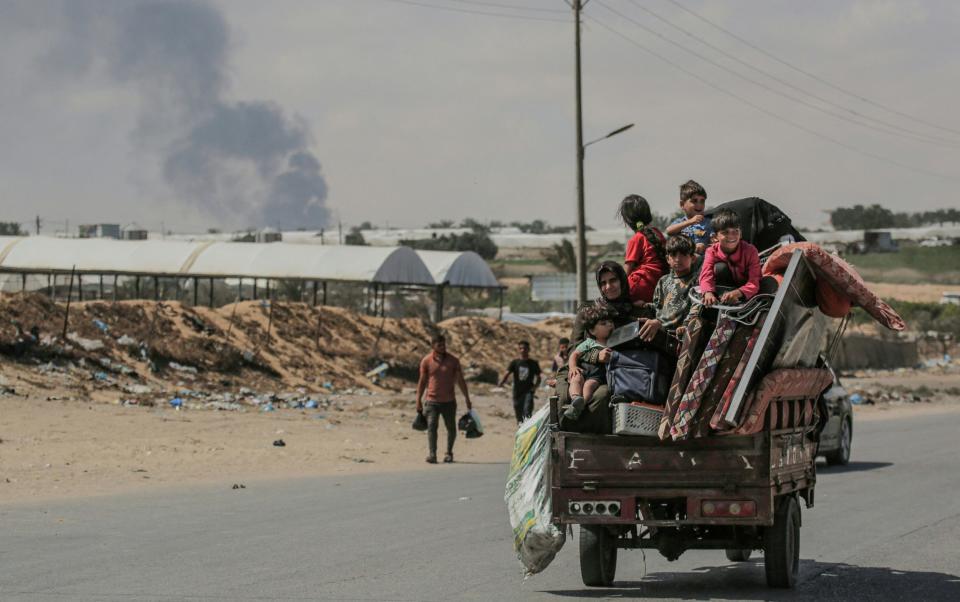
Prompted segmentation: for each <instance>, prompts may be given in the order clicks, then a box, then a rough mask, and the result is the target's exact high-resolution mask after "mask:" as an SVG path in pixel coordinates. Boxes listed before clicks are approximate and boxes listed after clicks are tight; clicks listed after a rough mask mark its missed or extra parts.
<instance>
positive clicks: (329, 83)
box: [0, 0, 960, 231]
mask: <svg viewBox="0 0 960 602" xmlns="http://www.w3.org/2000/svg"><path fill="white" fill-rule="evenodd" d="M507 7H517V8H516V9H514V8H507ZM684 8H686V9H689V10H690V11H693V12H692V13H691V12H688V11H685V10H684ZM445 9H449V10H445ZM644 9H646V10H644ZM614 11H615V12H614ZM484 12H485V13H494V15H481V14H475V13H484ZM617 13H619V14H617ZM585 14H586V15H587V19H586V22H585V26H584V34H583V47H584V48H583V61H584V64H583V72H584V85H583V88H584V121H585V125H584V135H585V138H586V139H587V140H590V139H592V138H595V137H598V136H601V135H603V134H605V133H606V132H608V131H610V130H612V129H614V128H617V127H619V126H621V125H623V124H626V123H635V124H636V126H635V127H634V128H633V129H632V130H630V131H628V132H626V133H624V134H622V135H620V136H617V137H615V138H612V139H609V140H605V141H603V142H600V143H598V144H596V145H594V146H591V147H590V148H589V149H588V151H587V164H586V165H587V168H586V187H587V210H588V221H589V223H591V225H594V226H596V227H608V226H611V225H613V224H614V223H615V222H614V219H613V212H614V210H615V207H616V205H617V203H618V201H619V199H620V198H622V197H623V196H624V195H625V194H628V193H638V194H642V195H644V196H645V197H646V198H647V199H649V200H650V201H651V203H652V205H653V207H654V209H655V210H656V211H659V212H669V211H673V209H674V207H675V206H676V200H677V188H678V186H679V184H680V183H682V182H683V181H685V180H686V179H688V178H694V179H696V180H698V181H699V182H700V183H702V184H703V185H704V186H705V187H706V188H707V191H708V193H709V201H708V203H710V204H715V203H719V202H723V201H725V200H731V199H735V198H740V197H743V196H761V197H763V198H766V199H767V200H770V201H772V202H774V203H776V204H778V205H779V206H780V207H781V208H782V209H784V210H785V211H786V212H787V213H788V214H789V215H791V216H793V218H794V221H795V222H798V223H800V224H802V225H816V224H820V223H822V222H823V221H824V219H825V214H824V213H823V210H826V209H830V208H832V207H835V206H837V205H852V204H854V203H873V202H878V203H881V204H884V205H886V206H888V207H890V208H893V209H895V210H911V211H912V210H920V209H931V208H938V207H949V206H956V205H957V201H956V198H955V195H954V194H953V193H954V191H955V190H956V189H957V188H958V187H960V170H958V169H957V167H958V158H960V117H958V115H957V110H956V107H957V106H958V103H957V96H958V92H960V77H958V76H960V36H958V35H957V33H956V32H957V31H960V3H957V2H952V1H943V2H935V1H914V2H911V1H908V0H889V1H884V0H878V1H848V2H841V1H834V0H823V1H806V2H796V1H795V0H783V1H774V0H768V1H762V2H761V1H752V2H748V1H719V0H715V1H711V2H700V1H696V0H676V1H674V0H592V1H591V2H590V3H589V4H588V5H587V8H586V10H585ZM503 15H510V16H503ZM521 17H528V18H521ZM711 23H713V24H716V25H718V26H720V27H722V28H724V29H726V30H728V31H729V32H731V33H733V34H735V35H736V36H739V37H740V38H741V39H742V40H743V41H738V40H737V39H735V38H734V37H731V36H730V35H728V34H727V33H724V32H723V31H721V30H720V29H718V28H717V27H715V26H714V25H712V24H711ZM607 28H613V29H614V30H615V31H616V32H618V33H614V32H612V31H610V30H609V29H607ZM625 38H626V39H625ZM744 42H746V43H747V44H750V45H752V46H753V47H754V48H751V47H750V46H748V45H746V44H745V43H744ZM641 46H642V47H644V48H646V49H648V50H649V51H652V52H653V53H656V54H657V55H659V56H660V57H662V59H666V60H667V61H670V62H671V63H673V64H667V63H666V62H664V60H662V59H661V58H657V56H654V54H651V53H649V52H646V51H644V50H643V49H642V48H641ZM684 49H687V50H690V51H693V52H694V53H696V54H699V55H700V57H702V58H700V57H697V56H695V55H694V54H690V53H688V52H686V51H685V50H684ZM773 57H776V58H777V59H780V60H782V61H783V62H779V61H778V60H775V59H774V58H773ZM704 59H706V60H704ZM708 61H709V62H708ZM784 63H788V64H789V65H792V66H794V67H797V68H799V69H802V70H804V71H806V72H808V73H810V74H813V75H814V76H816V77H817V78H819V79H820V80H822V81H818V80H815V79H812V78H811V77H808V76H807V75H804V74H803V73H801V72H800V71H798V70H797V69H794V68H791V67H790V66H788V65H787V64H784ZM0 73H2V75H3V85H2V86H0V199H2V202H3V215H2V216H0V220H12V221H22V222H32V220H33V217H34V216H35V215H37V214H39V215H40V216H41V217H42V219H44V220H45V222H46V224H47V225H46V226H45V229H46V230H47V231H50V230H53V229H62V228H63V222H64V220H70V223H71V224H76V223H78V222H81V221H83V222H98V221H105V222H121V223H126V222H129V221H137V222H140V223H141V224H143V225H144V226H147V227H150V228H159V226H160V223H161V221H163V222H165V223H166V225H167V227H168V228H169V227H173V228H177V229H181V230H187V229H189V230H199V229H202V228H206V227H217V226H219V227H223V228H228V229H229V228H236V227H242V226H245V225H256V224H263V223H266V224H270V225H281V226H283V227H291V226H296V225H303V226H315V225H317V224H319V223H320V222H323V221H324V220H326V221H328V222H335V221H336V220H337V218H338V217H339V218H340V219H342V220H343V221H344V222H345V223H358V222H360V221H363V220H370V221H373V222H375V223H378V224H387V223H389V224H390V225H391V226H392V225H400V226H415V225H421V224H425V223H426V222H428V221H432V220H439V219H444V218H449V219H460V218H463V217H468V216H469V217H475V218H478V219H482V220H490V219H499V220H503V221H510V220H515V219H519V220H529V219H534V218H545V219H547V220H549V221H551V222H553V223H557V224H569V223H572V222H573V215H574V203H575V197H576V190H575V153H574V126H573V114H574V105H573V92H574V87H573V25H572V20H571V14H570V11H569V9H568V8H567V5H566V4H565V2H564V1H563V0H303V1H294V0H286V1H284V0H276V1H273V2H262V1H259V0H219V1H212V0H211V1H201V0H179V1H171V2H160V1H154V0H143V1H135V0H129V1H120V0H57V1H54V0H50V1H46V0H0ZM735 73H739V74H741V76H737V75H735ZM771 76H772V77H771ZM757 84H760V85H757ZM761 86H762V87H761ZM838 88H840V89H842V90H845V91H846V92H849V93H851V94H848V93H845V92H843V91H841V90H840V89H838ZM798 101H799V102H798ZM751 105H753V106H751ZM878 105H879V106H878ZM854 122H859V123H863V124H866V125H867V126H869V127H863V126H861V125H858V123H854ZM317 162H319V167H318V165H317ZM71 228H72V226H71ZM31 229H32V228H31Z"/></svg>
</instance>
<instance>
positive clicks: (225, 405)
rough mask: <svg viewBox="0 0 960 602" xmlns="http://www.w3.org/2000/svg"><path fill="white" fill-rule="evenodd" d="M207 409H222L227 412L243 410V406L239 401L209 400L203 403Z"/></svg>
mask: <svg viewBox="0 0 960 602" xmlns="http://www.w3.org/2000/svg"><path fill="white" fill-rule="evenodd" d="M203 407H204V408H206V409H208V410H222V411H227V412H237V411H241V412H242V411H243V406H242V405H240V404H239V403H233V402H229V401H211V402H208V403H205V404H204V405H203Z"/></svg>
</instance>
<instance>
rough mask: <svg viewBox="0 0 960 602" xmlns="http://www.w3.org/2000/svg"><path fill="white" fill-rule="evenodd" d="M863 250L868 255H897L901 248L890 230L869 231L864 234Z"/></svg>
mask: <svg viewBox="0 0 960 602" xmlns="http://www.w3.org/2000/svg"><path fill="white" fill-rule="evenodd" d="M863 250H864V252H866V253H895V252H897V251H899V250H900V247H898V246H897V243H896V241H894V240H893V235H892V234H891V233H890V232H889V231H888V230H867V231H866V232H864V233H863Z"/></svg>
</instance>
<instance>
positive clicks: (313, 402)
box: [303, 399, 318, 410]
mask: <svg viewBox="0 0 960 602" xmlns="http://www.w3.org/2000/svg"><path fill="white" fill-rule="evenodd" d="M317 405H318V404H317V400H316V399H308V400H307V403H305V404H303V407H305V408H306V409H308V410H315V409H317Z"/></svg>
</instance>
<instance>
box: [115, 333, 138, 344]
mask: <svg viewBox="0 0 960 602" xmlns="http://www.w3.org/2000/svg"><path fill="white" fill-rule="evenodd" d="M136 344H137V341H136V340H135V339H134V338H133V337H131V336H129V335H126V334H125V335H123V336H122V337H120V338H119V339H117V345H120V346H121V347H133V346H135V345H136Z"/></svg>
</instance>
